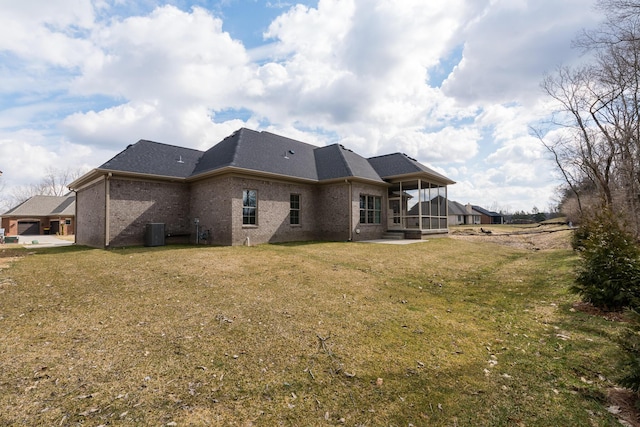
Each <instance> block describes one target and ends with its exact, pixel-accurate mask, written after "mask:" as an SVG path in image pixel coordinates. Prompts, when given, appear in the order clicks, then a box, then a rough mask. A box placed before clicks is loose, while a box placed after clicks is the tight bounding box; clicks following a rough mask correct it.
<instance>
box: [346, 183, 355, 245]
mask: <svg viewBox="0 0 640 427" xmlns="http://www.w3.org/2000/svg"><path fill="white" fill-rule="evenodd" d="M344 182H346V183H347V184H348V185H349V204H348V206H349V211H348V212H349V241H350V242H351V241H353V184H352V183H351V181H349V180H348V179H345V180H344Z"/></svg>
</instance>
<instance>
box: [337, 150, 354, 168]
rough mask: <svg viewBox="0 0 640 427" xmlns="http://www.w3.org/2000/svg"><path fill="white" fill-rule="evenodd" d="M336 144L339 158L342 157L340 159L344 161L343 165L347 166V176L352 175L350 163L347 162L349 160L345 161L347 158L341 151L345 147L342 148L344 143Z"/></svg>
mask: <svg viewBox="0 0 640 427" xmlns="http://www.w3.org/2000/svg"><path fill="white" fill-rule="evenodd" d="M337 145H338V150H339V152H340V158H341V159H342V161H343V162H344V164H345V166H346V167H347V172H349V176H354V175H353V170H352V169H351V165H350V164H349V162H348V161H347V159H346V158H345V156H344V153H343V151H345V150H347V149H346V148H344V145H342V144H337ZM352 152H353V151H352Z"/></svg>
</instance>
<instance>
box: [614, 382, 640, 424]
mask: <svg viewBox="0 0 640 427" xmlns="http://www.w3.org/2000/svg"><path fill="white" fill-rule="evenodd" d="M607 401H608V402H609V403H610V406H609V407H608V408H607V410H608V411H609V412H611V413H612V414H614V415H616V416H617V417H618V421H620V424H622V425H624V426H631V427H640V412H639V411H638V395H637V393H634V392H633V391H631V390H628V389H626V388H619V387H614V388H612V389H610V390H609V392H608V393H607Z"/></svg>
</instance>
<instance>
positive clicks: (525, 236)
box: [449, 225, 573, 251]
mask: <svg viewBox="0 0 640 427" xmlns="http://www.w3.org/2000/svg"><path fill="white" fill-rule="evenodd" d="M572 232H573V231H572V230H571V229H569V228H568V227H564V226H562V227H561V226H555V225H553V226H540V227H536V228H531V229H524V230H517V229H513V230H509V229H504V228H502V227H500V228H498V227H495V228H491V227H474V228H460V229H455V230H453V231H452V232H451V233H450V234H449V237H451V238H453V239H460V240H467V241H473V242H485V243H495V244H499V245H505V246H510V247H515V248H519V249H529V250H536V251H537V250H549V249H571V233H572Z"/></svg>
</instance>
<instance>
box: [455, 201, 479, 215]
mask: <svg viewBox="0 0 640 427" xmlns="http://www.w3.org/2000/svg"><path fill="white" fill-rule="evenodd" d="M448 202H449V215H473V212H471V213H470V212H467V208H466V207H465V206H464V205H463V204H462V203H458V202H456V201H454V200H449V201H448ZM476 213H477V212H476Z"/></svg>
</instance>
